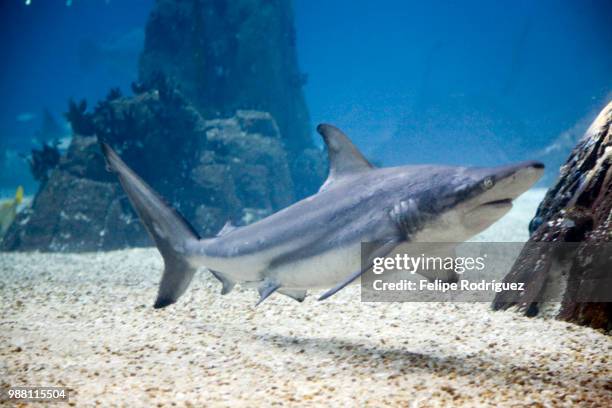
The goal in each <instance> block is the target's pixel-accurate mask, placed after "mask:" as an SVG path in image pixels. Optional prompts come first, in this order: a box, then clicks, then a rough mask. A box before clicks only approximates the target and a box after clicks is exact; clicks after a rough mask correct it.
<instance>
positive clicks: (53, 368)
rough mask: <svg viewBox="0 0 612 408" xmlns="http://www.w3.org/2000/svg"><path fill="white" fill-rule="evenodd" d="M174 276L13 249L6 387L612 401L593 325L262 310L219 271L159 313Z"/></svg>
mask: <svg viewBox="0 0 612 408" xmlns="http://www.w3.org/2000/svg"><path fill="white" fill-rule="evenodd" d="M527 198H528V197H527ZM526 201H529V200H526ZM535 202H536V203H537V200H536V201H535ZM519 204H520V203H519ZM527 207H528V206H527V205H526V204H525V202H523V204H520V205H519V208H517V209H515V210H516V211H514V212H513V213H512V214H510V216H517V217H519V215H520V212H521V211H523V210H521V208H527ZM531 210H533V209H531ZM525 211H526V210H525ZM525 211H524V212H525ZM532 214H533V213H532V212H531V213H529V214H528V215H523V218H522V219H521V218H520V217H519V218H518V220H519V221H521V223H522V224H523V225H522V228H525V220H526V219H528V218H529V217H530V216H531V215H532ZM507 221H508V220H502V221H501V222H500V223H499V224H498V226H496V227H495V228H498V229H499V228H501V229H500V231H502V230H503V231H506V232H508V233H509V231H511V230H512V231H515V230H516V229H515V227H516V225H515V224H516V223H517V221H514V222H510V224H512V225H510V224H506V222H507ZM500 226H501V227H500ZM521 230H522V229H521ZM493 232H494V231H493ZM487 233H491V231H488V232H487ZM499 233H501V232H498V234H499ZM510 235H512V234H510ZM497 236H500V235H497ZM513 236H515V235H513ZM525 236H526V233H525ZM161 267H162V263H161V258H160V257H159V255H158V254H157V252H156V250H154V249H146V250H143V249H135V250H126V251H116V252H111V253H106V254H83V255H60V254H12V253H10V254H7V253H2V254H0V291H1V292H0V293H1V295H2V297H1V300H0V312H1V313H0V379H1V380H0V381H1V382H2V384H1V385H2V386H9V385H12V386H17V385H20V386H22V385H31V386H34V385H44V386H68V387H70V388H71V389H72V390H73V391H72V397H71V404H72V405H76V406H88V405H94V404H101V405H103V406H109V405H122V406H131V407H134V406H156V405H158V406H167V405H170V404H171V403H172V402H175V403H176V405H178V406H189V405H193V406H203V405H208V406H219V405H220V406H228V405H232V406H234V405H237V406H259V405H265V406H268V405H273V404H274V405H280V404H284V405H287V404H290V405H319V406H329V405H333V406H351V405H360V406H363V405H366V406H381V405H400V406H461V405H463V406H479V405H488V406H523V405H525V404H534V405H535V406H557V405H559V406H562V405H566V406H570V405H579V404H581V405H584V406H610V404H612V384H611V379H612V364H611V362H610V352H611V351H612V340H611V339H610V337H608V336H605V335H604V334H602V333H600V332H597V331H594V330H592V329H589V328H584V327H578V326H574V325H571V324H567V323H564V322H559V321H547V320H543V319H528V318H525V317H521V316H519V315H516V314H514V313H511V312H492V311H490V310H489V306H488V305H487V304H473V303H462V304H439V303H420V304H419V303H389V304H373V303H361V302H360V297H359V287H358V286H353V287H350V288H347V289H346V290H344V291H341V292H340V293H338V294H337V295H336V296H334V297H332V298H331V299H329V300H328V301H325V302H316V300H315V298H314V297H309V298H307V299H306V301H305V302H304V303H303V304H299V303H297V302H294V301H292V300H290V299H288V298H286V297H283V296H278V295H273V296H271V298H270V299H268V300H266V302H264V303H263V304H262V305H260V306H259V307H257V308H254V304H255V302H256V300H257V294H256V292H255V291H243V290H235V291H234V292H232V293H230V294H229V295H227V296H220V295H219V294H218V291H219V290H220V285H219V284H218V283H217V282H216V281H215V280H214V279H213V278H211V277H210V275H209V274H207V273H200V274H198V275H197V277H196V279H195V280H194V283H193V284H192V286H191V287H190V289H189V291H188V293H187V294H186V295H185V296H184V297H183V298H181V300H180V302H179V303H178V304H176V305H173V306H170V307H168V308H166V309H163V310H154V309H152V307H151V304H152V302H153V300H154V298H155V292H156V287H157V281H158V279H159V276H160V273H161ZM56 406H63V405H62V404H59V405H56Z"/></svg>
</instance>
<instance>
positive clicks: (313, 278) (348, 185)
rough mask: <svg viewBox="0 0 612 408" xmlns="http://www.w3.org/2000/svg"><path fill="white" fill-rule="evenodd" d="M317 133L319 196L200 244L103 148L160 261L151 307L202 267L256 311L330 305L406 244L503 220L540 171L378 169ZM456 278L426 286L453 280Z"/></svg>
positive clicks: (177, 292) (346, 142) (538, 167)
mask: <svg viewBox="0 0 612 408" xmlns="http://www.w3.org/2000/svg"><path fill="white" fill-rule="evenodd" d="M317 132H318V133H319V134H320V135H321V136H322V137H323V141H324V143H325V146H326V150H327V155H328V159H329V173H328V177H327V179H326V180H325V182H324V183H323V185H322V186H321V188H320V189H319V191H318V192H317V193H316V194H314V195H312V196H309V197H307V198H305V199H302V200H300V201H298V202H296V203H294V204H292V205H290V206H288V207H286V208H284V209H282V210H280V211H278V212H276V213H274V214H271V215H270V216H268V217H266V218H263V219H261V220H259V221H257V222H255V223H253V224H249V225H246V226H241V227H235V226H232V225H231V224H229V223H228V224H226V225H225V226H224V227H223V229H222V230H221V231H220V232H219V233H218V235H217V236H214V237H206V238H202V237H200V236H199V235H198V233H197V232H196V230H195V229H194V228H193V227H192V226H191V225H190V224H189V222H188V221H187V220H185V218H184V217H183V216H182V215H181V214H180V213H179V212H178V211H176V210H175V209H173V208H172V207H171V206H170V205H168V204H167V203H166V201H165V200H164V199H163V198H162V197H161V196H160V195H159V194H157V193H156V192H155V191H154V190H153V189H152V188H151V187H150V186H149V185H148V184H147V183H146V182H145V181H144V180H143V179H142V178H140V177H139V176H138V175H137V174H136V173H134V172H133V171H132V170H131V169H130V168H129V167H128V166H127V165H126V164H125V163H124V162H123V161H122V159H121V158H120V157H119V155H118V154H117V153H116V152H115V151H113V149H112V148H111V147H110V146H109V145H108V144H106V143H104V142H101V149H102V152H103V154H104V157H105V159H106V164H107V169H108V170H109V171H111V172H114V173H115V174H116V175H117V176H118V179H119V182H120V183H121V185H122V187H123V189H124V191H125V194H126V195H127V197H128V199H129V201H130V202H131V204H132V206H133V208H134V210H135V212H136V213H137V214H138V216H139V218H140V220H141V221H142V223H143V225H144V227H145V229H146V230H147V232H148V233H149V235H150V237H151V238H152V240H153V242H154V243H155V245H156V246H157V249H158V250H159V252H160V254H161V255H162V257H163V261H164V271H163V274H162V277H161V281H160V284H159V289H158V294H157V298H156V300H155V303H154V305H153V307H154V308H163V307H166V306H168V305H171V304H173V303H175V302H176V301H177V300H178V299H179V298H180V296H181V295H183V294H184V293H185V291H186V290H187V288H188V286H189V284H190V282H191V281H192V279H193V277H194V275H195V273H196V272H197V271H198V270H201V269H203V270H208V271H210V273H211V274H212V275H213V276H214V277H215V278H217V279H218V280H219V281H220V282H221V285H222V289H221V294H223V295H225V294H228V293H230V292H231V290H232V289H233V288H234V286H235V285H236V284H237V283H238V284H240V285H241V286H242V287H247V288H256V289H257V291H258V292H259V301H258V302H257V304H260V303H261V302H263V301H264V300H265V299H266V298H268V297H269V296H270V295H272V294H273V293H280V294H282V295H286V296H289V297H291V298H293V299H295V300H297V301H300V302H301V301H303V300H304V299H305V298H306V296H307V293H308V291H312V290H325V292H324V293H323V294H322V295H321V296H320V297H319V300H323V299H326V298H328V297H330V296H332V295H333V294H335V293H336V292H338V291H339V290H341V289H342V288H344V287H346V286H347V285H349V284H351V283H353V282H355V281H356V280H357V279H359V278H360V276H361V275H362V274H363V273H364V272H366V271H367V270H368V269H370V268H371V267H372V264H373V262H374V259H376V258H377V257H384V256H388V255H389V254H393V253H396V252H398V251H401V249H402V247H403V246H405V245H407V244H410V243H415V242H417V243H418V242H423V243H424V242H428V243H436V242H439V243H449V242H457V243H460V242H463V241H465V240H468V239H469V238H471V237H473V236H474V235H476V234H478V233H479V232H481V231H483V230H484V229H486V228H487V227H489V226H490V225H491V224H493V223H494V222H496V221H497V220H498V219H500V218H501V217H502V216H503V215H505V214H506V213H507V212H508V211H509V210H510V209H511V208H512V201H513V200H514V199H516V198H517V197H518V196H520V195H521V194H522V193H524V192H525V191H527V190H528V189H529V188H530V187H531V186H533V185H534V184H535V183H536V182H537V181H538V179H539V178H540V177H541V176H542V174H543V171H544V165H543V164H542V163H540V162H537V161H527V162H521V163H516V164H511V165H504V166H498V167H459V166H442V165H406V166H399V167H380V168H378V167H375V166H374V165H372V164H371V163H370V162H369V161H368V160H367V159H366V158H365V157H364V155H363V154H362V153H361V152H360V151H359V150H358V149H357V147H356V146H355V145H354V144H353V143H352V142H351V140H350V139H349V138H348V137H347V136H346V135H345V134H344V133H343V132H342V131H341V130H340V129H338V128H336V127H334V126H332V125H329V124H321V125H319V126H317ZM364 242H368V243H372V244H370V245H369V247H370V248H371V249H370V250H369V252H368V254H362V243H364ZM441 245H442V244H441ZM445 245H447V244H445ZM364 255H365V256H364ZM364 259H365V260H364ZM453 273H454V272H453V271H451V272H449V273H446V275H445V276H427V278H428V279H430V280H433V279H440V280H442V281H452V280H454V279H455V280H456V276H453Z"/></svg>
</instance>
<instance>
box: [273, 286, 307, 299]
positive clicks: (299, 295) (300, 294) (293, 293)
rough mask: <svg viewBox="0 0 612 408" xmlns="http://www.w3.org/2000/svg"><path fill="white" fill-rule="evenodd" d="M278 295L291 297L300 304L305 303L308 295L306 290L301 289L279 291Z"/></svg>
mask: <svg viewBox="0 0 612 408" xmlns="http://www.w3.org/2000/svg"><path fill="white" fill-rule="evenodd" d="M278 293H281V294H283V295H285V296H289V297H290V298H291V299H294V300H297V301H298V302H303V301H304V299H306V294H307V292H306V291H305V290H300V289H279V290H278Z"/></svg>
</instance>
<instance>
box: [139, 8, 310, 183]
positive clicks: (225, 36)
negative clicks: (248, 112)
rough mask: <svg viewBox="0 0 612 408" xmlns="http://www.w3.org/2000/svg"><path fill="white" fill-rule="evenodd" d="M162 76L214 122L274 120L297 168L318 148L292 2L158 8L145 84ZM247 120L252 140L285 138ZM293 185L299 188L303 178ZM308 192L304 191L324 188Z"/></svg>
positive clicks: (148, 42) (150, 30) (151, 24)
mask: <svg viewBox="0 0 612 408" xmlns="http://www.w3.org/2000/svg"><path fill="white" fill-rule="evenodd" d="M160 73H161V74H163V75H165V77H167V78H168V80H170V81H171V82H172V83H173V84H174V85H177V86H178V87H179V88H180V89H181V91H182V92H183V94H184V95H185V97H186V98H188V99H189V100H190V101H192V102H193V104H194V105H195V107H196V108H197V109H198V110H199V111H200V112H201V113H202V115H203V116H204V117H206V118H215V117H230V116H234V114H235V113H236V111H238V110H240V109H254V110H257V111H265V112H270V114H271V115H272V116H273V117H274V119H275V120H276V123H277V124H278V128H279V129H280V137H281V138H282V140H283V141H284V143H285V147H286V149H287V151H288V153H289V158H290V160H293V159H294V156H297V155H299V154H301V152H302V151H303V150H304V149H307V148H312V147H314V146H313V142H312V138H311V130H310V124H309V116H308V110H307V107H306V103H305V100H304V95H303V91H302V85H303V83H304V78H305V76H304V75H303V74H301V73H300V71H299V68H298V64H297V52H296V48H295V29H294V26H293V10H292V5H291V2H289V1H284V0H272V1H270V0H235V1H220V0H178V1H176V0H158V1H157V2H156V4H155V7H154V9H153V11H152V12H151V14H150V16H149V20H148V22H147V26H146V38H145V46H144V52H143V53H142V56H141V59H140V80H141V82H145V83H147V82H151V81H153V80H155V79H156V78H157V77H158V76H159V74H160ZM239 120H240V121H244V120H246V121H248V122H251V123H249V124H245V125H244V128H245V129H248V131H249V132H250V131H251V126H255V127H256V129H254V130H253V131H254V132H255V133H260V134H263V135H267V134H268V133H278V132H275V131H274V130H267V129H262V128H259V126H262V125H264V126H267V124H269V122H267V121H258V120H251V119H249V118H247V117H242V118H241V117H239ZM291 170H292V171H293V169H291ZM293 179H294V180H299V178H298V177H296V174H295V173H293ZM299 183H300V182H299V181H298V184H299ZM307 187H308V188H307ZM307 187H306V186H302V185H301V184H299V188H298V190H304V191H306V190H308V191H309V192H310V193H312V192H314V191H316V189H317V188H318V187H319V186H318V184H317V185H309V186H307Z"/></svg>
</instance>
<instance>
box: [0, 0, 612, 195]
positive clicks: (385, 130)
mask: <svg viewBox="0 0 612 408" xmlns="http://www.w3.org/2000/svg"><path fill="white" fill-rule="evenodd" d="M209 3H211V4H212V3H216V2H209ZM220 3H223V2H220ZM272 3H274V2H272ZM153 6H154V2H153V1H149V0H146V1H145V0H131V1H113V0H106V1H103V0H88V1H83V0H74V1H40V0H38V1H37V0H28V1H18V0H11V1H3V2H2V3H1V4H0V15H1V16H2V17H1V18H2V24H0V32H1V36H2V37H1V38H2V41H1V43H0V47H1V48H0V50H1V55H3V56H4V63H3V67H2V76H1V77H0V100H1V101H2V102H1V104H2V105H1V109H0V160H1V162H0V165H1V169H2V170H1V171H0V190H1V191H2V196H12V195H13V194H14V191H15V188H16V187H17V186H18V185H23V186H24V187H25V191H26V195H32V194H34V193H35V191H36V189H37V188H38V185H37V183H36V181H35V180H34V179H33V178H32V175H31V174H30V171H29V169H28V165H27V163H26V160H25V159H24V156H28V155H29V154H30V151H31V149H32V148H40V146H41V144H42V143H44V142H51V141H52V140H58V141H62V144H61V145H60V146H64V147H65V146H67V144H68V141H69V139H66V138H67V137H70V135H71V131H70V128H69V125H68V123H67V121H66V119H65V118H64V116H63V113H64V112H66V111H67V110H68V100H69V99H70V98H74V99H75V100H81V99H85V100H87V101H88V102H89V106H94V105H95V103H96V101H98V100H100V99H103V98H104V97H105V95H106V94H107V93H108V91H109V89H110V88H113V87H119V88H120V89H121V90H122V91H123V92H124V93H128V92H129V89H130V84H131V83H132V82H133V81H136V80H137V78H138V64H139V57H140V55H141V53H142V50H143V46H144V38H145V24H146V21H147V18H148V15H149V13H150V11H151V9H152V8H153ZM293 13H294V23H295V34H296V37H295V44H296V46H295V48H296V50H297V60H298V66H299V70H300V72H301V73H302V74H303V76H302V77H301V78H300V81H302V84H303V91H304V94H305V98H306V106H307V110H308V112H309V115H310V121H309V123H310V133H311V137H312V140H313V141H314V143H315V144H316V145H318V146H321V145H322V144H321V142H320V141H319V138H318V136H317V135H316V134H315V133H314V127H315V126H316V124H318V123H320V122H327V123H332V124H335V125H337V126H339V127H340V128H342V129H343V130H345V132H346V133H347V134H348V135H349V136H350V137H352V139H353V140H354V141H355V143H356V144H357V145H358V146H359V147H360V148H361V149H362V151H363V152H364V153H365V154H366V155H367V156H368V157H369V158H370V159H371V160H373V161H374V162H376V163H378V164H384V165H399V164H409V163H444V164H466V165H467V164H470V165H496V164H501V163H506V162H510V161H516V160H525V159H538V160H543V161H545V162H546V163H547V164H549V167H548V168H549V170H548V176H547V177H546V179H545V182H547V183H550V182H552V181H553V180H554V178H555V177H556V172H557V169H558V166H559V165H560V164H561V163H562V162H563V160H565V158H566V157H567V154H568V152H569V151H570V149H571V147H572V146H573V145H574V144H575V142H576V140H577V139H578V138H579V137H580V135H581V134H582V132H583V131H584V129H585V128H586V127H587V126H588V123H589V122H590V121H591V120H592V119H593V117H594V116H595V114H596V113H597V112H598V111H599V110H600V109H601V108H602V106H603V105H604V104H605V102H606V99H609V98H610V90H611V89H612V53H611V52H610V44H611V43H612V25H611V24H609V21H610V16H611V15H612V3H610V2H609V1H606V0H589V1H538V2H531V1H516V2H504V3H500V2H486V1H462V2H447V1H432V2H409V1H379V2H371V1H363V0H358V1H332V2H329V1H317V0H315V1H310V0H309V1H306V0H296V1H294V2H293ZM260 34H261V35H265V33H260ZM242 108H245V109H249V108H251V107H250V106H244V107H242Z"/></svg>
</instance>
